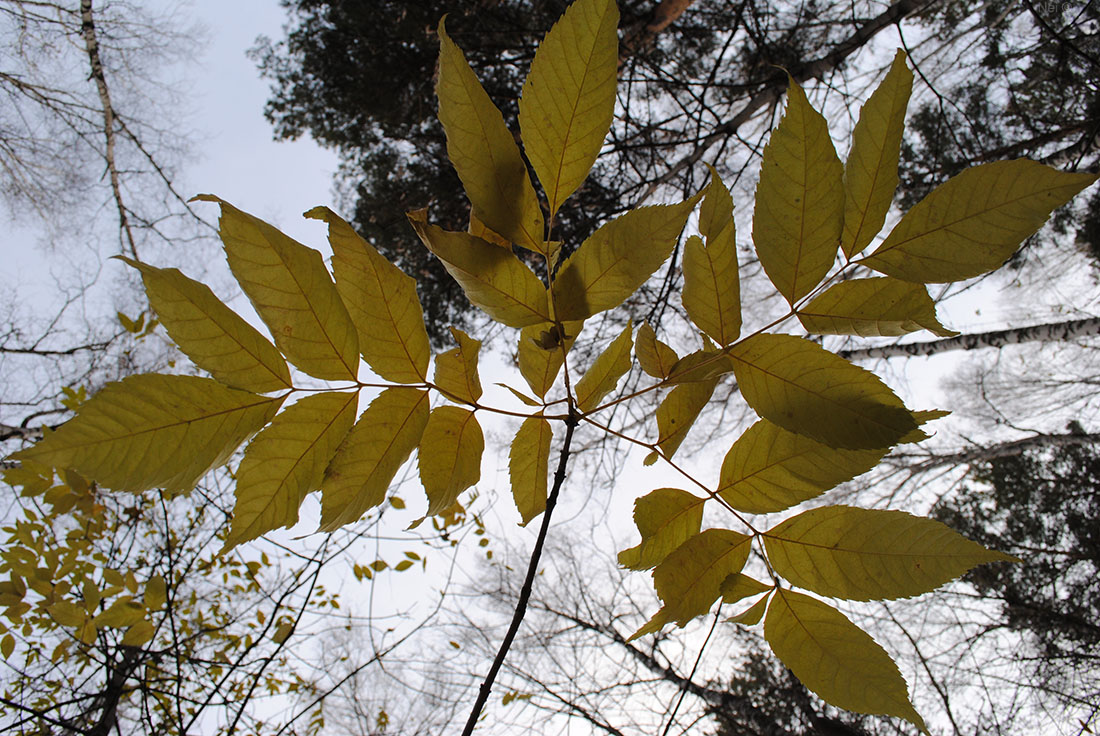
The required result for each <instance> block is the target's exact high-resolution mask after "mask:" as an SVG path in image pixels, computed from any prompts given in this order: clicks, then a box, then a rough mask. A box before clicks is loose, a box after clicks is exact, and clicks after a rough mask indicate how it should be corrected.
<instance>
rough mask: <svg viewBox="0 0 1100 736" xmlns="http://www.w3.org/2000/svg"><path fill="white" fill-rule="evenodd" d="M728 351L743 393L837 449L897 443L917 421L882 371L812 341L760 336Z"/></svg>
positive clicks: (763, 411) (777, 420) (776, 418)
mask: <svg viewBox="0 0 1100 736" xmlns="http://www.w3.org/2000/svg"><path fill="white" fill-rule="evenodd" d="M729 357H730V358H731V359H732V361H733V372H734V374H735V375H736V376H737V383H738V385H739V386H740V388H741V394H742V395H743V396H744V397H745V401H747V402H748V404H749V406H751V407H752V408H753V409H755V410H756V412H757V413H758V414H760V416H762V417H764V418H765V419H767V420H769V421H771V422H772V423H774V424H778V425H779V426H780V427H783V428H784V429H786V430H788V431H790V432H795V433H797V434H801V435H804V436H806V437H810V438H812V439H816V440H818V441H819V442H824V443H825V444H827V445H829V446H830V447H842V448H845V449H849V450H871V449H878V448H882V447H890V446H891V445H894V444H896V443H897V442H898V441H899V440H901V438H902V437H904V436H905V435H906V434H908V433H909V432H910V431H912V430H914V429H916V427H917V422H916V420H915V419H914V418H913V415H912V414H910V413H909V411H908V410H907V409H906V408H905V406H904V405H903V404H902V403H901V399H899V398H898V397H897V395H896V394H894V392H893V391H891V390H890V389H889V388H887V386H886V384H884V383H883V382H882V381H880V380H879V379H878V377H877V376H875V375H874V374H873V373H870V372H868V371H865V370H863V369H862V368H858V367H856V366H854V365H852V364H851V363H849V362H848V361H846V360H844V359H843V358H841V357H839V356H836V355H834V354H832V353H830V352H829V351H827V350H825V349H824V348H822V347H821V346H819V345H816V344H815V343H812V342H810V341H809V340H803V339H802V338H799V337H792V336H790V335H766V334H761V335H755V336H753V337H750V338H748V339H746V340H743V341H742V342H740V343H738V344H737V345H735V346H734V347H733V349H732V350H731V351H730V353H729Z"/></svg>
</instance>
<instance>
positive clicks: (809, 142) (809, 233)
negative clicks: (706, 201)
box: [752, 79, 844, 304]
mask: <svg viewBox="0 0 1100 736" xmlns="http://www.w3.org/2000/svg"><path fill="white" fill-rule="evenodd" d="M843 177H844V168H843V167H842V166H841V164H840V159H839V158H837V155H836V150H835V149H834V148H833V142H832V141H831V140H830V139H829V128H828V126H827V125H826V123H825V118H823V117H822V116H821V113H819V112H817V111H816V110H814V109H813V108H812V107H811V106H810V102H809V100H807V99H806V93H805V92H803V91H802V88H801V87H800V86H798V83H797V82H795V81H794V80H793V79H792V80H791V82H790V87H789V88H788V90H787V111H786V113H785V114H784V115H783V119H782V120H781V121H780V122H779V125H778V126H777V127H776V129H775V130H773V131H772V134H771V139H770V140H769V141H768V144H767V145H766V146H764V154H763V159H762V161H761V165H760V182H759V183H758V184H757V185H756V206H755V208H754V210H753V215H752V240H753V243H755V245H756V253H757V255H758V256H759V257H760V265H761V266H763V267H764V271H765V273H767V274H768V278H769V279H771V282H772V283H773V284H775V288H776V289H777V290H778V291H779V293H780V294H782V295H783V297H784V298H785V299H786V300H787V301H788V302H790V303H791V304H794V302H795V301H797V300H798V299H801V298H802V297H804V296H806V295H807V294H809V293H810V291H812V290H813V288H814V287H815V286H817V285H818V284H819V283H820V282H821V279H823V278H824V277H825V274H826V273H828V271H829V269H830V268H831V267H832V265H833V262H834V261H835V260H836V252H837V246H838V245H839V243H840V231H841V227H842V225H843V217H844V183H843Z"/></svg>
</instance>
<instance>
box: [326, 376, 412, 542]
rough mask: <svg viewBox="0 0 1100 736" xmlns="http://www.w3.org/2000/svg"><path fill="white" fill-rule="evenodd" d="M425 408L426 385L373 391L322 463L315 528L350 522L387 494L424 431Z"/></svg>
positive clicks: (357, 518)
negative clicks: (318, 516) (329, 457)
mask: <svg viewBox="0 0 1100 736" xmlns="http://www.w3.org/2000/svg"><path fill="white" fill-rule="evenodd" d="M428 408H429V397H428V392H427V391H416V390H411V389H402V388H388V389H386V390H385V391H383V392H382V393H380V394H378V396H377V397H375V399H374V401H372V402H371V403H370V406H368V407H367V409H366V411H364V412H363V414H362V415H361V416H360V417H359V421H357V422H356V423H355V426H354V427H352V429H351V432H350V433H349V434H348V436H347V437H346V438H345V439H344V441H343V443H342V444H341V445H340V447H339V449H337V451H336V455H335V456H334V457H333V458H332V462H330V463H329V465H328V468H326V469H325V477H324V480H322V482H321V527H320V529H319V531H322V532H331V531H335V530H336V529H339V528H340V527H342V526H344V525H346V524H353V523H355V522H356V521H359V519H360V518H361V517H362V516H363V514H365V513H366V512H367V511H369V510H370V509H372V508H374V507H375V506H377V505H379V504H380V503H382V501H384V500H385V498H386V491H387V489H389V487H390V483H392V482H393V478H394V476H395V475H396V474H397V471H398V469H400V468H401V466H402V465H403V464H404V462H405V461H406V460H407V459H408V458H409V455H411V454H412V451H413V450H415V449H416V446H417V445H418V444H419V443H420V438H421V437H422V436H423V435H424V427H425V425H427V423H428Z"/></svg>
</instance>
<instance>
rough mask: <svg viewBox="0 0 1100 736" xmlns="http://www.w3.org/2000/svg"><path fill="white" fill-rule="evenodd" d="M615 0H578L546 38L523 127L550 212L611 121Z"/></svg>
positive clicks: (584, 168) (534, 66) (579, 175)
mask: <svg viewBox="0 0 1100 736" xmlns="http://www.w3.org/2000/svg"><path fill="white" fill-rule="evenodd" d="M618 24H619V10H618V8H617V7H616V6H615V2H614V0H578V1H577V2H575V3H573V4H572V5H570V6H569V9H568V10H566V11H565V15H563V16H562V18H561V20H559V21H558V22H557V23H556V24H555V25H554V27H553V28H552V29H551V30H550V32H549V33H547V34H546V38H544V39H543V41H542V43H541V44H539V47H538V50H537V51H536V52H535V58H534V61H532V62H531V73H530V74H529V75H528V76H527V81H526V82H524V84H523V96H522V97H521V98H520V101H519V127H520V131H521V132H522V135H523V145H524V148H525V149H526V151H527V157H528V158H529V159H530V161H531V166H532V167H534V169H535V173H536V174H538V177H539V181H540V182H541V183H542V188H543V190H545V192H546V198H547V200H548V202H549V205H550V216H551V217H553V215H554V213H556V212H557V211H558V207H560V206H561V203H562V202H564V201H565V200H566V199H568V198H569V195H571V194H572V193H573V192H574V191H576V189H577V187H579V186H580V185H581V182H583V181H584V180H585V177H587V176H588V171H589V169H591V168H592V164H593V163H595V161H596V156H598V155H599V153H600V147H601V146H602V145H603V140H604V138H605V137H606V136H607V131H608V130H609V129H610V128H611V118H612V115H613V114H614V112H615V83H616V81H617V75H618V57H619V54H618V51H619V37H618V34H617V32H616V29H617V27H618Z"/></svg>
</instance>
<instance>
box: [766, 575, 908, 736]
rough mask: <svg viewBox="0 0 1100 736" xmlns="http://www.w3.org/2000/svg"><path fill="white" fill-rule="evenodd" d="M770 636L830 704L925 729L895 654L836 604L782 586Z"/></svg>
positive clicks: (778, 652)
mask: <svg viewBox="0 0 1100 736" xmlns="http://www.w3.org/2000/svg"><path fill="white" fill-rule="evenodd" d="M764 638H765V639H766V640H767V642H768V644H769V646H771V648H772V651H773V652H775V656H777V657H779V659H780V661H782V662H783V664H785V665H786V666H787V667H788V668H789V669H790V670H791V672H793V673H794V675H795V677H797V678H798V679H799V680H801V681H802V684H803V685H805V686H806V687H807V688H809V689H810V690H811V691H813V692H814V693H817V695H819V696H820V697H821V698H822V699H824V700H825V701H826V702H827V703H830V704H832V705H835V706H837V707H838V708H844V709H846V710H851V711H855V712H856V713H868V714H871V715H888V716H897V717H898V718H904V719H905V720H907V721H909V722H910V723H912V724H913V725H915V726H917V727H918V728H920V729H921V730H924V721H923V720H922V719H921V717H920V715H919V714H918V713H917V711H916V710H915V709H914V708H913V704H912V703H910V702H909V694H908V689H907V687H906V685H905V680H904V679H903V678H902V676H901V673H900V672H898V667H897V665H895V664H894V662H893V660H891V659H890V655H888V654H887V653H886V652H885V651H884V650H883V648H882V647H880V646H879V645H878V644H877V643H876V642H875V640H874V639H872V638H871V637H870V636H868V635H867V633H866V632H864V631H863V630H862V629H860V628H859V627H858V626H856V625H855V624H853V623H852V622H851V621H849V620H848V619H847V617H845V616H844V614H842V613H841V612H840V611H838V610H836V609H835V608H833V607H831V606H827V605H825V604H824V603H822V602H821V601H818V600H816V599H814V598H811V597H809V596H807V595H802V594H801V593H795V592H794V591H791V590H782V589H780V590H778V591H776V594H775V595H774V596H772V599H771V605H770V606H768V615H767V618H766V619H765V620H764Z"/></svg>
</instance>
